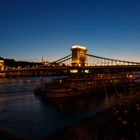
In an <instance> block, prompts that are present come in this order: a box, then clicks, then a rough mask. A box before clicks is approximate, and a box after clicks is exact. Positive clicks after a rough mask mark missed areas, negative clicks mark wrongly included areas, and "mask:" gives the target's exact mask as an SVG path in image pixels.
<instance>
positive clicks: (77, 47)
mask: <svg viewBox="0 0 140 140" xmlns="http://www.w3.org/2000/svg"><path fill="white" fill-rule="evenodd" d="M71 49H83V50H86V49H87V48H86V47H85V46H81V45H74V46H72V47H71Z"/></svg>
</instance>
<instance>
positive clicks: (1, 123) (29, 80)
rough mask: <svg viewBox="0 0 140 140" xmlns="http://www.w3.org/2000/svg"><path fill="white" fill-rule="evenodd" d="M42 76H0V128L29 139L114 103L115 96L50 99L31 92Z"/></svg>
mask: <svg viewBox="0 0 140 140" xmlns="http://www.w3.org/2000/svg"><path fill="white" fill-rule="evenodd" d="M49 79H51V78H47V77H46V78H44V77H22V78H10V79H6V78H3V79H0V128H6V129H9V130H12V131H14V132H15V133H18V134H21V135H23V136H25V137H28V138H31V139H40V138H42V137H44V136H46V135H47V134H49V133H51V132H53V131H55V130H57V129H59V128H62V127H64V126H68V125H71V124H74V123H75V122H78V121H79V120H81V119H82V118H85V117H89V116H92V115H94V114H96V112H99V111H101V110H103V109H106V108H108V107H110V106H111V105H113V104H114V103H115V101H116V100H115V99H116V97H115V96H114V95H112V96H110V97H105V96H102V97H100V98H99V97H91V96H90V97H86V98H78V99H70V100H59V101H55V102H50V101H47V100H45V99H42V98H40V97H37V96H35V95H34V89H35V88H36V87H38V86H39V85H40V84H41V83H42V82H44V80H49Z"/></svg>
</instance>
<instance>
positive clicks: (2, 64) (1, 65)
mask: <svg viewBox="0 0 140 140" xmlns="http://www.w3.org/2000/svg"><path fill="white" fill-rule="evenodd" d="M1 70H4V61H3V60H0V71H1Z"/></svg>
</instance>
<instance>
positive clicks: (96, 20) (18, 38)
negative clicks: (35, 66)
mask: <svg viewBox="0 0 140 140" xmlns="http://www.w3.org/2000/svg"><path fill="white" fill-rule="evenodd" d="M75 44H79V45H83V46H86V47H87V48H88V53H89V54H94V55H98V56H103V57H108V58H115V59H123V60H130V61H139V62H140V55H139V54H140V2H139V0H0V56H1V57H4V58H12V59H16V60H27V61H30V60H32V59H33V60H35V61H39V60H41V57H42V56H43V57H44V58H45V59H47V60H49V61H53V60H56V59H59V58H61V57H63V56H65V55H68V54H70V53H71V51H70V48H71V46H72V45H75Z"/></svg>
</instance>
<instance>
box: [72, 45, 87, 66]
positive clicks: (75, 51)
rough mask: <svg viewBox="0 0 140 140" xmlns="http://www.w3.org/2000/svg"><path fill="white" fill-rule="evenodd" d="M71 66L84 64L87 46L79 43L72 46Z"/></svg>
mask: <svg viewBox="0 0 140 140" xmlns="http://www.w3.org/2000/svg"><path fill="white" fill-rule="evenodd" d="M71 51H72V63H71V65H72V66H85V65H86V54H87V48H86V47H84V46H80V45H75V46H72V48H71Z"/></svg>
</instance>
